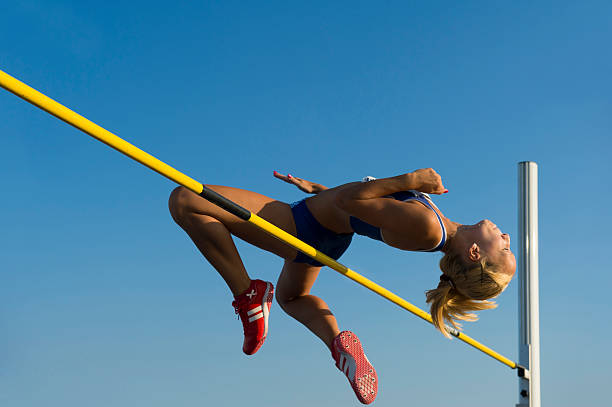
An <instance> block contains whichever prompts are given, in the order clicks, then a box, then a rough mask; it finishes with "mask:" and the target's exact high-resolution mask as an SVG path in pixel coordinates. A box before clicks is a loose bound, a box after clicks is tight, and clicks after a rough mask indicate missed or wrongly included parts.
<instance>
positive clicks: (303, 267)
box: [276, 260, 321, 301]
mask: <svg viewBox="0 0 612 407" xmlns="http://www.w3.org/2000/svg"><path fill="white" fill-rule="evenodd" d="M319 271H321V267H317V266H312V265H310V264H306V263H294V262H292V261H289V260H286V261H285V264H284V265H283V270H282V271H281V274H280V276H279V277H278V281H277V283H276V295H277V297H278V298H280V300H285V301H288V300H292V299H293V298H296V297H299V296H302V295H308V294H310V289H311V288H312V286H313V284H314V283H315V281H316V280H317V277H318V276H319Z"/></svg>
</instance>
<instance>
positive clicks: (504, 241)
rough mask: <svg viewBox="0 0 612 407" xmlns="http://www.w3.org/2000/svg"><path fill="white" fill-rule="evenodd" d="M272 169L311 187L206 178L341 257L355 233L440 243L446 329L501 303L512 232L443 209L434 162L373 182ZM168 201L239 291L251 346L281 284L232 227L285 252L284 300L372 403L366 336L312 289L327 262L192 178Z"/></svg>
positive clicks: (432, 295)
mask: <svg viewBox="0 0 612 407" xmlns="http://www.w3.org/2000/svg"><path fill="white" fill-rule="evenodd" d="M274 176H275V177H277V178H279V179H281V180H283V181H285V182H288V183H290V184H293V185H295V186H297V187H298V188H299V189H301V190H302V191H304V192H306V193H310V194H313V196H311V197H308V198H305V199H303V200H301V201H298V202H295V203H293V204H287V203H284V202H281V201H277V200H274V199H271V198H268V197H266V196H263V195H260V194H258V193H256V192H251V191H247V190H242V189H238V188H232V187H227V186H217V185H206V187H208V188H210V189H212V190H213V191H215V192H218V193H219V194H221V195H223V196H224V197H226V198H228V199H230V200H232V201H234V202H235V203H237V204H238V205H240V206H242V207H244V208H246V209H248V210H249V211H251V212H253V213H255V214H257V215H258V216H260V217H262V218H264V219H266V220H267V221H268V222H270V223H272V224H274V225H276V226H277V227H279V228H281V229H283V230H285V231H286V232H288V233H290V234H292V235H294V236H296V237H297V238H298V239H300V240H302V241H304V242H306V243H308V244H309V245H311V246H313V247H315V248H316V249H317V250H319V251H321V252H323V253H325V254H327V255H328V256H330V257H332V258H333V259H336V260H337V259H338V258H339V257H340V256H341V255H342V254H343V253H344V252H345V251H346V249H347V248H348V246H349V244H350V242H351V239H352V237H353V234H354V233H357V234H359V235H364V236H368V237H370V238H373V239H377V240H380V241H382V242H384V243H386V244H387V245H389V246H391V247H394V248H397V249H400V250H408V251H422V252H435V251H441V252H442V253H443V254H444V256H443V257H442V259H441V260H440V269H441V270H442V275H441V276H440V280H439V282H438V285H437V287H436V288H434V289H432V290H429V291H427V292H426V298H427V302H428V303H429V304H430V307H431V315H432V319H433V322H434V325H435V326H436V327H437V328H438V329H439V330H440V331H441V332H442V333H443V334H444V335H446V336H449V334H448V333H447V331H446V329H445V322H448V323H449V324H450V325H452V326H453V327H455V328H458V327H459V326H460V325H459V323H458V321H459V320H467V321H473V320H475V319H476V316H475V315H474V314H473V313H472V311H478V310H484V309H490V308H494V307H495V304H494V303H493V302H491V301H487V300H488V299H490V298H493V297H496V296H498V295H499V294H500V293H501V292H502V291H503V290H504V289H505V288H506V286H507V285H508V283H509V282H510V280H511V278H512V276H513V275H514V272H515V269H516V260H515V258H514V255H513V254H512V252H511V251H510V237H509V236H508V234H506V233H502V232H501V231H500V230H499V228H498V227H497V226H496V225H495V224H494V223H492V222H491V221H489V220H483V221H480V222H478V223H476V224H474V225H463V224H460V223H457V222H454V221H451V220H450V219H448V218H447V217H445V216H444V215H443V214H442V212H441V211H440V210H439V209H438V208H437V207H436V205H434V203H433V201H432V200H431V198H430V197H429V195H428V194H442V193H445V192H448V191H447V190H446V189H445V188H444V186H443V184H442V180H441V178H440V176H439V175H438V174H437V173H436V172H435V171H434V170H433V169H431V168H427V169H420V170H416V171H414V172H410V173H406V174H402V175H398V176H395V177H389V178H381V179H373V178H371V177H367V178H365V179H364V181H367V182H352V183H348V184H344V185H340V186H337V187H334V188H326V187H324V186H323V185H320V184H317V183H313V182H310V181H306V180H303V179H301V178H297V177H292V176H291V175H282V174H279V173H277V172H274ZM169 208H170V213H171V214H172V217H173V218H174V220H175V221H176V223H178V225H179V226H181V228H183V230H185V232H187V234H188V235H189V237H190V238H191V240H193V242H194V243H195V245H196V246H197V247H198V249H199V250H200V252H201V253H202V254H203V255H204V257H205V258H206V259H207V260H208V261H209V262H210V264H211V265H212V266H213V267H214V268H215V269H216V270H217V271H218V272H219V274H220V275H221V277H222V278H223V279H224V280H225V282H226V283H227V285H228V286H229V288H230V290H231V292H232V294H233V295H234V301H233V303H232V305H233V306H234V308H235V310H236V313H237V314H238V315H239V316H240V319H241V320H242V324H243V329H244V343H243V351H244V352H245V353H246V354H249V355H252V354H254V353H255V352H257V350H258V349H259V348H260V347H261V345H262V344H263V342H264V340H265V339H266V336H267V333H268V316H269V312H270V307H271V304H272V299H273V296H274V286H273V285H272V283H270V282H266V281H262V280H251V278H250V277H249V275H248V273H247V271H246V269H245V267H244V265H243V263H242V260H241V258H240V255H239V254H238V251H237V249H236V246H235V245H234V242H233V240H232V235H234V236H237V237H239V238H240V239H242V240H244V241H246V242H248V243H250V244H253V245H255V246H257V247H259V248H261V249H263V250H266V251H268V252H271V253H274V254H276V255H277V256H279V257H282V258H283V259H284V260H285V263H284V266H283V269H282V271H281V273H280V276H279V278H278V282H277V283H276V295H275V296H276V300H277V301H278V303H279V305H280V307H281V308H282V309H283V310H284V311H285V312H286V313H287V314H289V315H290V316H292V317H293V318H295V319H297V320H298V321H299V322H301V323H302V324H304V325H305V326H306V327H307V328H308V329H310V330H311V331H312V332H313V333H314V334H315V335H316V336H318V337H319V338H320V339H321V340H322V341H323V342H324V343H325V344H326V345H327V347H328V348H329V349H330V351H331V353H332V357H333V359H334V360H335V363H336V366H337V367H338V368H339V369H340V370H341V371H342V372H343V373H344V374H345V375H346V376H347V378H348V380H349V382H350V384H351V387H352V388H353V390H354V391H355V394H356V395H357V397H358V399H359V400H360V401H361V402H362V403H364V404H369V403H371V402H372V401H374V399H375V397H376V393H377V389H378V378H377V375H376V371H375V370H374V367H373V366H372V364H371V363H370V362H369V361H368V359H367V357H366V356H365V354H364V351H363V348H362V345H361V342H360V341H359V339H358V338H357V336H356V335H355V334H354V333H352V332H350V331H342V332H340V330H339V329H338V323H337V321H336V318H335V317H334V315H333V314H332V312H331V311H330V310H329V307H328V306H327V304H326V303H325V302H324V301H323V300H322V299H320V298H319V297H316V296H314V295H311V294H310V289H311V288H312V286H313V284H314V282H315V280H316V279H317V276H318V274H319V271H320V270H321V267H322V264H321V263H319V262H317V261H315V260H313V259H312V258H310V257H308V256H306V255H304V254H303V253H301V252H299V251H297V250H296V249H294V248H293V247H291V246H289V245H287V244H285V243H283V242H281V241H280V240H277V239H276V238H275V237H273V236H271V235H269V234H267V233H266V232H264V231H263V230H261V229H259V228H258V227H256V226H255V225H253V224H251V223H249V222H248V221H244V220H241V219H239V218H238V217H236V216H234V215H232V214H230V213H229V212H226V211H225V210H223V209H221V208H219V207H217V206H216V205H214V204H212V203H210V202H208V201H207V200H205V199H204V198H202V197H200V196H198V195H196V194H195V193H193V192H191V191H190V190H188V189H187V188H185V187H178V188H176V189H175V190H174V191H172V194H171V195H170V200H169Z"/></svg>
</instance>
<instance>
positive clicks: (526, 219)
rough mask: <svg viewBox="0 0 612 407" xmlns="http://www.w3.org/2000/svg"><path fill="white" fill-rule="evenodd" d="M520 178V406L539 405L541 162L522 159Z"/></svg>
mask: <svg viewBox="0 0 612 407" xmlns="http://www.w3.org/2000/svg"><path fill="white" fill-rule="evenodd" d="M518 167H519V168H518V178H519V191H518V192H519V194H518V195H519V225H518V229H519V261H518V271H519V278H518V281H519V285H520V287H519V364H520V365H522V366H524V367H525V368H527V369H528V374H527V375H525V376H524V377H519V403H518V404H517V407H527V406H529V407H540V314H539V312H540V311H539V297H538V165H537V164H536V163H535V162H533V161H522V162H520V163H519V165H518Z"/></svg>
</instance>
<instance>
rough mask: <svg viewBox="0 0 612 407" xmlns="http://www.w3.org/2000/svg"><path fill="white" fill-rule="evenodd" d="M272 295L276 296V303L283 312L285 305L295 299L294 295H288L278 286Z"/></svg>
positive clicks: (285, 308) (285, 309)
mask: <svg viewBox="0 0 612 407" xmlns="http://www.w3.org/2000/svg"><path fill="white" fill-rule="evenodd" d="M274 297H275V298H276V302H277V303H278V305H279V306H280V307H281V309H282V310H283V311H285V312H287V306H288V305H289V304H290V303H291V302H292V301H293V300H295V299H296V298H297V297H295V296H289V295H287V294H286V293H285V292H283V291H282V290H279V289H278V287H277V289H276V291H275V293H274Z"/></svg>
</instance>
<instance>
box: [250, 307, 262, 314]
mask: <svg viewBox="0 0 612 407" xmlns="http://www.w3.org/2000/svg"><path fill="white" fill-rule="evenodd" d="M259 311H261V305H258V306H256V307H255V308H253V309H251V310H249V311H248V312H247V315H253V314H255V313H256V312H259Z"/></svg>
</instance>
